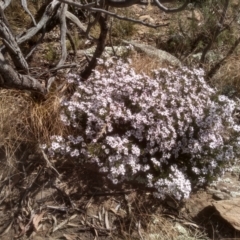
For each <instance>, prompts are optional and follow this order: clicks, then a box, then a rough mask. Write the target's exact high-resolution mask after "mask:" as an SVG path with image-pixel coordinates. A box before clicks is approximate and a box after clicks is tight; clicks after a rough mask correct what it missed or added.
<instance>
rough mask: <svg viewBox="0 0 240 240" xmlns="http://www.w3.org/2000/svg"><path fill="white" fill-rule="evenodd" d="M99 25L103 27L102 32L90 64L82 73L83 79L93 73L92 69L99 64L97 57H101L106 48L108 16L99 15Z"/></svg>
mask: <svg viewBox="0 0 240 240" xmlns="http://www.w3.org/2000/svg"><path fill="white" fill-rule="evenodd" d="M98 22H99V25H100V28H101V33H100V36H99V38H98V44H97V47H96V50H95V52H94V54H93V57H92V59H91V61H90V62H89V64H88V66H87V67H86V68H85V69H84V71H83V72H82V73H81V77H82V79H83V81H85V80H87V79H88V77H89V76H90V74H91V73H92V70H93V69H94V68H95V67H96V66H97V59H98V58H100V57H101V55H102V53H103V51H104V48H105V42H106V38H107V34H108V25H107V17H105V18H104V17H103V16H99V20H98Z"/></svg>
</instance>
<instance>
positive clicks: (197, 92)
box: [47, 59, 240, 200]
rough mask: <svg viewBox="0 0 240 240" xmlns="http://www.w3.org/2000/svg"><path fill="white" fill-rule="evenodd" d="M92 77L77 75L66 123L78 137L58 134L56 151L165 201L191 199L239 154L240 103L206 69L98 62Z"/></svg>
mask: <svg viewBox="0 0 240 240" xmlns="http://www.w3.org/2000/svg"><path fill="white" fill-rule="evenodd" d="M99 64H100V66H101V68H100V69H99V70H95V71H94V73H93V75H92V76H91V78H90V79H89V81H86V82H81V79H80V78H79V77H78V76H77V75H74V74H69V76H68V81H69V82H74V83H75V84H77V90H76V92H75V93H74V94H73V95H72V97H71V99H64V100H63V101H62V114H61V119H62V121H63V122H64V123H65V124H66V125H67V126H69V127H72V128H74V131H72V132H74V133H75V134H74V136H73V135H71V136H68V137H66V138H65V137H62V136H53V137H52V144H51V146H48V149H47V150H48V153H49V154H50V155H55V154H61V155H68V156H71V157H73V158H75V159H76V160H79V161H81V162H83V163H84V162H88V163H89V162H90V163H93V164H96V165H97V166H98V167H99V171H100V172H103V173H105V174H107V176H108V178H109V179H110V180H111V181H112V182H113V183H115V184H118V183H121V182H124V181H137V182H140V183H142V184H144V185H145V186H147V187H149V188H154V189H155V190H156V191H155V193H154V194H155V196H156V197H157V198H161V199H164V198H165V197H166V196H167V195H171V196H173V197H175V198H176V199H179V200H180V199H182V198H188V197H189V194H190V192H191V191H192V188H193V187H194V186H201V185H203V184H205V183H207V182H208V181H210V180H212V179H213V177H216V176H219V175H221V174H222V173H223V172H224V168H225V167H227V166H229V163H231V162H232V161H233V160H234V158H235V157H236V154H237V149H238V147H237V146H238V143H237V141H238V140H239V139H238V132H239V131H240V126H239V125H237V124H236V122H235V117H234V114H235V112H236V109H237V107H238V105H237V103H236V102H234V101H233V100H230V99H228V98H227V97H225V96H223V95H220V96H218V95H217V92H216V91H215V90H214V89H212V88H210V87H209V86H208V85H207V84H206V83H205V81H204V72H203V71H202V70H201V69H192V70H190V69H188V68H186V67H182V68H180V69H160V70H156V71H155V77H154V78H150V77H149V76H146V75H144V74H136V73H135V72H134V70H133V69H131V68H130V67H129V65H128V64H127V63H123V62H122V61H121V60H114V59H110V60H108V61H106V62H104V61H102V60H99Z"/></svg>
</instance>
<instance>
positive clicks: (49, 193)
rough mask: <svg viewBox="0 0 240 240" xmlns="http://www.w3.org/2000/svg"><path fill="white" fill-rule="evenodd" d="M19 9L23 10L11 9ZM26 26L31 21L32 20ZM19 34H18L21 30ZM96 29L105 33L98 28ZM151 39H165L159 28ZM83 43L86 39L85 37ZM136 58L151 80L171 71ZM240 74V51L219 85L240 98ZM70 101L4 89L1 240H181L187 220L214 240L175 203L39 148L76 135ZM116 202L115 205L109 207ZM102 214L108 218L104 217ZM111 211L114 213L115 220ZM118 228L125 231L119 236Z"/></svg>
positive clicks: (0, 109) (196, 235)
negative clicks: (66, 116)
mask: <svg viewBox="0 0 240 240" xmlns="http://www.w3.org/2000/svg"><path fill="white" fill-rule="evenodd" d="M16 4H17V3H16ZM15 8H18V5H14V6H12V8H9V11H12V10H11V9H15ZM9 14H10V15H11V16H12V18H11V20H10V21H14V22H19V19H21V21H22V20H23V18H22V15H24V14H23V13H22V12H21V11H16V14H13V13H10V12H9ZM128 14H130V13H128ZM25 20H26V21H30V19H28V18H27V17H26V19H25V18H24V21H25ZM19 24H21V23H19ZM113 26H114V29H112V33H113V37H118V38H119V37H120V38H122V37H123V36H124V35H125V34H126V31H127V34H128V35H129V34H130V35H131V34H133V35H134V34H136V35H137V33H136V32H135V31H136V29H135V28H134V25H133V24H132V23H131V24H129V23H126V22H125V23H122V24H121V23H120V22H115V23H113ZM175 26H177V24H176V25H175ZM173 29H174V28H173ZM14 30H16V31H17V25H16V29H14ZM122 30H124V31H122ZM95 31H96V32H95V33H96V34H97V33H98V29H97V28H96V29H95ZM95 33H93V35H94V34H95ZM146 34H150V35H151V34H152V35H151V36H152V37H153V38H154V37H155V38H157V37H156V35H155V32H154V31H152V30H149V32H148V33H146ZM170 35H171V34H170ZM165 38H166V36H165ZM76 41H79V39H77V37H76ZM115 41H116V40H115ZM116 42H117V41H116ZM82 45H83V44H82V43H81V44H79V47H81V46H82ZM168 47H169V46H168ZM184 49H185V48H184ZM175 50H176V49H175ZM178 50H179V49H178ZM180 52H181V51H180ZM180 52H179V53H180ZM46 54H47V53H46ZM128 57H129V58H131V61H132V63H131V65H132V67H133V68H134V69H135V70H136V72H138V73H142V72H144V73H146V74H148V75H151V74H152V70H153V69H156V68H160V67H167V65H166V64H163V63H160V62H158V61H157V59H153V58H151V57H147V56H145V55H142V54H139V53H133V54H132V55H130V56H128ZM45 58H48V56H47V55H46V56H45ZM51 60H52V59H51ZM33 61H34V60H33ZM33 64H36V63H34V62H33ZM239 69H240V55H239V52H238V51H236V53H235V54H234V55H232V56H231V57H229V58H228V59H227V60H226V61H225V62H224V64H223V65H222V66H221V68H220V69H219V71H218V73H217V74H216V75H215V76H214V77H213V79H212V81H211V84H212V85H214V86H216V87H217V88H218V89H219V91H221V92H223V93H226V94H228V95H231V94H233V95H234V96H240V95H239V91H240V73H239ZM62 96H63V93H62V92H58V91H55V92H52V93H49V95H48V96H46V99H45V100H44V101H36V99H35V98H34V97H33V96H32V95H31V94H30V93H28V92H24V91H20V90H19V91H18V90H6V89H4V90H3V89H1V90H0V141H1V163H0V166H1V167H0V181H1V183H0V187H1V193H0V208H1V213H0V218H1V221H0V236H1V239H3V240H4V239H13V237H16V238H19V239H28V238H32V239H35V238H34V236H35V235H36V234H37V235H39V236H41V237H42V239H50V236H51V237H52V238H53V239H67V240H68V239H85V240H87V239H94V236H98V238H96V239H128V240H130V239H131V240H133V239H146V240H148V239H149V240H153V239H159V240H160V239H161V240H165V239H166V240H167V239H179V240H180V239H184V238H180V237H181V233H179V231H178V230H177V228H176V223H177V222H179V221H180V222H185V225H184V226H188V228H187V227H186V228H187V229H188V231H189V235H190V236H191V237H192V238H191V239H208V238H207V237H206V234H205V233H204V230H203V229H202V228H201V227H199V226H198V225H197V224H195V223H193V222H191V221H190V220H188V219H184V218H183V217H181V216H179V214H180V210H181V208H180V207H179V209H177V208H175V207H172V205H174V201H172V200H171V199H170V200H169V201H168V204H167V205H163V207H160V205H159V203H158V202H157V201H156V200H153V199H151V197H149V194H148V193H147V194H146V193H143V192H141V190H140V191H139V189H138V190H137V189H133V186H123V187H122V188H121V189H115V188H114V186H112V185H111V184H109V182H108V181H107V180H106V179H105V178H104V176H101V175H99V176H98V178H97V177H96V176H97V175H96V173H95V172H93V171H92V170H91V169H88V168H87V167H85V166H82V165H80V164H77V163H75V162H72V161H71V160H69V159H53V160H52V162H49V159H47V157H46V156H45V155H43V154H42V152H41V151H40V150H39V148H38V145H39V143H47V142H49V140H50V136H52V135H54V134H56V135H63V134H66V132H67V131H68V130H67V129H66V128H65V127H64V126H63V124H62V122H61V121H60V119H59V112H60V100H61V97H62ZM99 189H100V190H99ZM118 192H120V194H118ZM133 192H134V193H136V196H135V197H134V199H133V200H132V201H130V200H128V197H130V196H131V194H132V193H133ZM98 194H99V195H98ZM45 197H46V198H45ZM110 200H111V201H113V202H115V205H111V204H109V201H110ZM116 203H117V204H116ZM46 206H53V208H50V207H49V208H48V207H46ZM91 206H95V212H94V214H93V215H94V216H93V215H88V211H89V209H90V208H91ZM113 207H115V212H114V211H113V210H112V208H113ZM117 207H118V209H120V210H122V212H124V214H123V215H121V214H119V212H118V211H117V210H116V209H117ZM96 209H97V210H96ZM103 209H105V210H104V211H105V212H104V211H103ZM131 209H132V210H131ZM33 211H34V212H35V217H34V215H32V214H33ZM130 211H132V212H130ZM99 212H100V213H101V214H102V218H103V219H101V220H100V219H99V218H97V217H98V214H99ZM106 212H108V214H109V215H107V217H106ZM96 215H97V217H96ZM31 217H32V219H31ZM37 217H38V219H37ZM33 219H35V221H33ZM108 221H109V223H108ZM40 222H41V223H40ZM70 223H71V224H70ZM61 224H62V225H61ZM108 224H110V226H108ZM114 226H116V227H117V229H118V231H116V230H115V229H112V230H111V227H114ZM61 228H62V229H63V230H61ZM79 234H81V238H78V236H79ZM178 237H179V238H178ZM40 239H41V238H40Z"/></svg>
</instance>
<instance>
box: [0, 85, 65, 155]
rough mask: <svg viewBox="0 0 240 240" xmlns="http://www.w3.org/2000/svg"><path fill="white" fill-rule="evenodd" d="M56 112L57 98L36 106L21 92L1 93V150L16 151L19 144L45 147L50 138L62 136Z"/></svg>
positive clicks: (50, 98) (26, 94) (52, 96)
mask: <svg viewBox="0 0 240 240" xmlns="http://www.w3.org/2000/svg"><path fill="white" fill-rule="evenodd" d="M59 111H60V99H59V97H58V96H57V94H52V95H50V96H49V97H48V98H47V100H46V101H42V102H36V101H34V100H33V98H32V97H31V95H30V94H29V93H26V92H24V91H21V90H19V91H18V90H3V89H2V90H0V141H1V146H2V147H4V148H7V149H8V151H9V150H10V149H12V151H16V149H17V148H18V146H19V145H20V144H21V143H44V142H48V141H49V138H50V136H51V135H53V134H60V135H61V134H62V131H63V125H62V123H61V121H60V119H59Z"/></svg>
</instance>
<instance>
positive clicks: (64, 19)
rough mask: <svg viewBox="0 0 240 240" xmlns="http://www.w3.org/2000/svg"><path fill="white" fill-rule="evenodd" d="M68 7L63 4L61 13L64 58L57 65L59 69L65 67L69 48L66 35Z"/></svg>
mask: <svg viewBox="0 0 240 240" xmlns="http://www.w3.org/2000/svg"><path fill="white" fill-rule="evenodd" d="M67 8H68V5H67V4H63V5H62V7H61V9H60V11H59V13H60V16H59V19H60V31H61V49H62V56H61V59H60V61H59V63H58V64H57V67H60V66H61V65H63V64H64V63H65V61H66V59H67V47H66V34H67V24H66V12H67Z"/></svg>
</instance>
